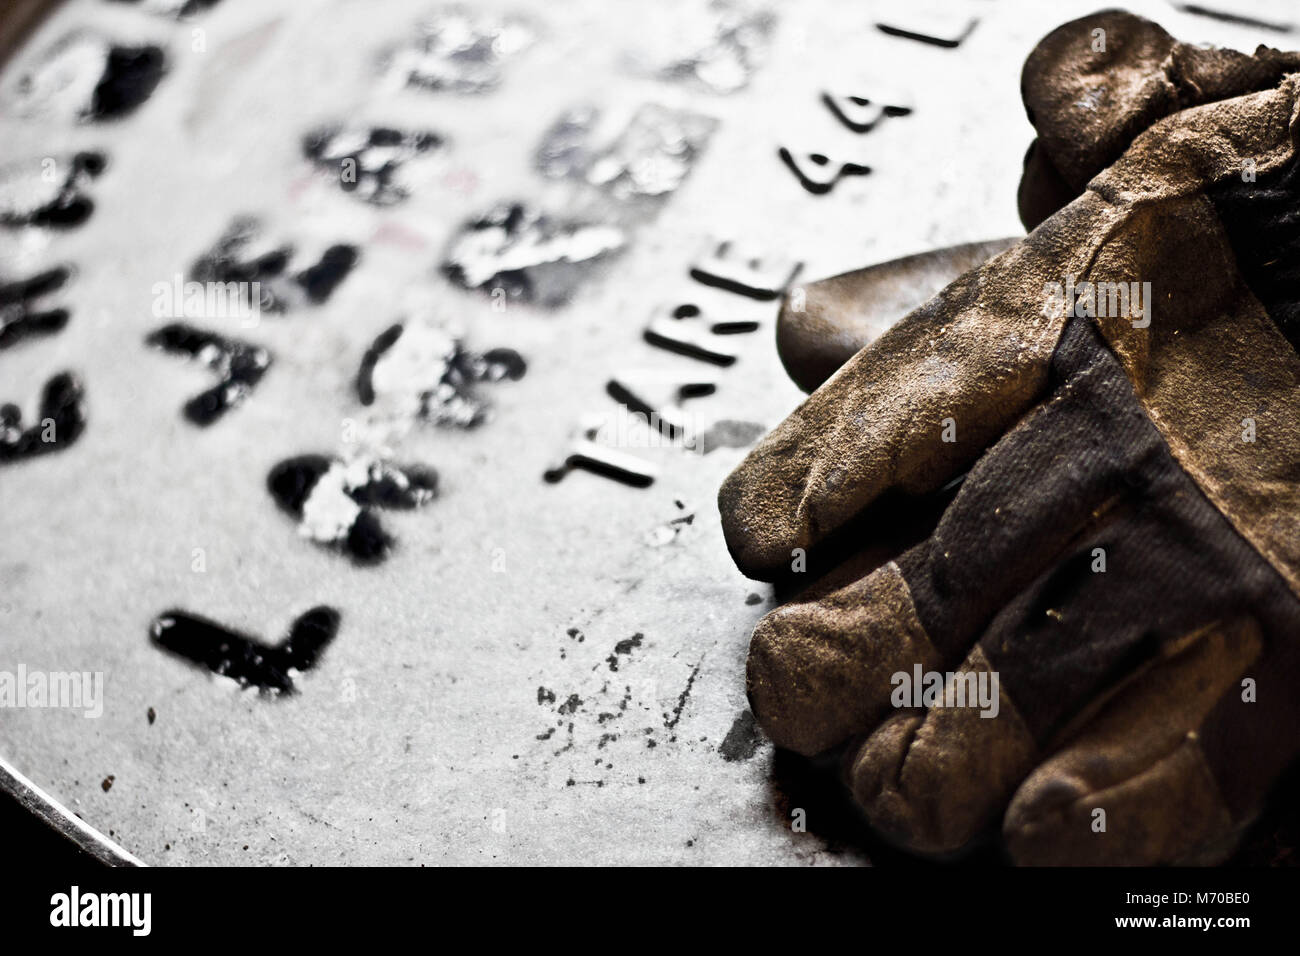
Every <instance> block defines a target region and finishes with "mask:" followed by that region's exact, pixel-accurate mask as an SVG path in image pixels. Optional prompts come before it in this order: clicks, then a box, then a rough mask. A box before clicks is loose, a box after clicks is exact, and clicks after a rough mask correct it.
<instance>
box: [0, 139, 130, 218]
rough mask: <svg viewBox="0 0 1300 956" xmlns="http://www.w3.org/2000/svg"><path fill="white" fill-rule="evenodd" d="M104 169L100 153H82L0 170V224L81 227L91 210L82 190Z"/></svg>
mask: <svg viewBox="0 0 1300 956" xmlns="http://www.w3.org/2000/svg"><path fill="white" fill-rule="evenodd" d="M107 165H108V161H107V160H106V159H105V158H104V154H103V153H95V152H82V153H77V154H76V155H74V156H72V157H71V158H70V159H66V160H64V161H62V162H60V161H58V160H55V159H53V158H52V157H45V158H42V159H39V160H28V161H27V162H22V163H14V164H11V165H8V166H5V167H4V168H3V169H0V224H3V225H5V226H11V227H12V226H43V227H46V228H50V229H70V228H72V227H74V226H79V225H81V224H82V223H83V222H85V221H86V220H87V219H89V218H90V214H91V213H92V212H93V211H94V209H95V203H94V201H93V200H92V199H91V198H90V197H89V196H88V195H86V192H85V190H86V188H87V186H88V185H89V183H90V181H91V180H92V179H94V178H95V177H97V176H98V175H99V174H100V173H102V172H103V171H104V168H105V166H107Z"/></svg>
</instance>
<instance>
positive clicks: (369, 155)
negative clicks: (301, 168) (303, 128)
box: [302, 126, 443, 206]
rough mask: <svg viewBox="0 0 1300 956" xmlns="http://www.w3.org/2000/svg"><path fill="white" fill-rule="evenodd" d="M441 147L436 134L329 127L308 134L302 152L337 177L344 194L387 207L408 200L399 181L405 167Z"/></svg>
mask: <svg viewBox="0 0 1300 956" xmlns="http://www.w3.org/2000/svg"><path fill="white" fill-rule="evenodd" d="M442 145H443V138H442V137H441V136H439V135H438V134H437V133H429V132H407V131H405V130H400V129H392V128H391V127H385V126H374V127H371V128H370V129H368V130H366V129H361V130H356V129H348V128H342V127H338V126H327V127H324V128H322V129H317V130H313V131H312V132H310V133H308V134H307V135H306V136H305V137H304V138H303V141H302V151H303V155H305V156H306V157H307V158H308V159H310V160H311V161H312V162H313V163H315V164H316V166H318V167H319V168H320V169H322V170H325V171H327V172H329V173H331V174H332V175H334V176H335V177H337V179H338V183H339V187H340V188H341V189H342V190H343V191H344V192H350V193H352V192H354V193H356V194H357V195H358V196H360V197H361V198H362V199H365V200H366V201H367V202H371V203H375V204H376V205H380V206H387V205H392V204H393V203H396V202H400V201H402V200H403V199H405V198H406V197H407V194H408V190H407V188H406V187H405V186H404V185H403V184H402V182H401V180H400V175H401V169H402V166H403V165H404V164H405V163H407V162H409V161H410V160H412V159H415V158H417V157H419V156H420V155H422V154H424V153H428V152H431V151H434V150H437V149H439V148H441V146H442Z"/></svg>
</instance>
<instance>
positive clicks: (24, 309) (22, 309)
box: [0, 266, 71, 349]
mask: <svg viewBox="0 0 1300 956" xmlns="http://www.w3.org/2000/svg"><path fill="white" fill-rule="evenodd" d="M69 275H71V270H69V269H68V268H66V267H62V266H61V267H59V268H55V269H47V270H46V271H44V272H41V273H39V274H37V275H34V276H32V277H31V278H29V279H20V280H18V281H16V282H3V283H0V349H5V348H9V347H10V346H11V345H15V344H16V343H17V342H19V341H20V340H21V339H25V338H28V337H34V336H40V335H52V334H53V333H55V332H58V331H60V330H61V329H63V328H64V326H66V325H67V324H68V317H69V314H68V310H67V309H62V308H56V309H47V308H43V307H42V306H41V300H42V299H45V298H46V297H47V296H49V295H51V294H52V293H53V292H55V291H57V290H58V289H60V288H62V286H63V283H64V282H66V281H67V279H68V276H69Z"/></svg>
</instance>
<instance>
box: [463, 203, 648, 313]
mask: <svg viewBox="0 0 1300 956" xmlns="http://www.w3.org/2000/svg"><path fill="white" fill-rule="evenodd" d="M627 241H628V237H627V234H626V232H625V231H624V230H623V229H621V228H618V227H616V226H608V225H601V224H599V223H593V222H586V221H582V220H568V219H556V218H553V217H551V216H549V215H546V214H544V213H542V212H540V211H539V210H537V209H535V208H533V207H532V206H529V205H526V204H524V203H505V204H502V205H500V206H497V207H496V208H494V209H492V210H490V211H489V212H487V213H486V214H485V215H483V216H480V217H479V218H477V219H473V220H471V221H469V222H467V223H465V224H464V225H463V226H462V227H461V228H460V230H459V231H458V232H457V234H456V235H455V236H454V237H453V238H452V241H451V244H450V246H449V247H448V249H447V252H446V255H445V256H444V258H443V263H442V267H441V270H442V274H443V275H445V276H446V277H447V278H448V279H450V280H451V281H452V282H454V283H455V284H456V285H458V286H461V287H462V288H465V289H477V290H480V291H483V292H487V293H489V294H490V295H492V296H494V297H496V296H504V297H505V298H507V299H512V300H519V301H522V302H531V303H535V304H537V305H540V306H543V307H545V308H556V307H558V306H561V305H564V304H566V303H567V302H569V301H570V299H572V298H573V296H574V294H575V293H576V292H577V290H578V289H579V288H580V287H581V286H582V284H583V283H584V282H585V281H586V280H587V279H588V278H589V277H590V276H591V275H592V274H593V273H594V271H595V269H596V267H597V265H598V264H599V263H601V262H603V261H604V260H605V259H607V258H608V257H610V256H612V255H614V254H615V253H617V252H619V251H620V250H622V249H623V247H624V246H625V245H626V244H627ZM521 252H525V253H526V255H525V256H523V257H521ZM507 263H508V264H507ZM498 290H499V291H498Z"/></svg>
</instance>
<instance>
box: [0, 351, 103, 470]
mask: <svg viewBox="0 0 1300 956" xmlns="http://www.w3.org/2000/svg"><path fill="white" fill-rule="evenodd" d="M37 419H38V420H37V422H36V423H35V424H34V425H32V427H30V428H27V429H24V428H23V427H22V412H21V411H20V410H19V408H18V406H17V405H12V404H5V405H0V462H8V461H16V460H17V459H20V458H31V457H34V456H36V455H41V454H45V453H47V452H52V451H57V450H59V449H60V448H66V447H67V446H68V445H71V444H72V443H73V442H74V441H76V440H77V438H78V437H79V436H80V435H81V433H82V431H84V430H85V427H86V400H85V391H84V389H83V388H82V385H81V382H80V380H79V379H78V378H77V377H76V376H75V375H73V374H72V373H71V372H62V373H60V374H58V375H55V376H54V377H53V378H51V379H50V380H49V381H48V382H46V383H45V390H44V392H43V393H42V395H41V404H40V411H39V412H38V414H37Z"/></svg>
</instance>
